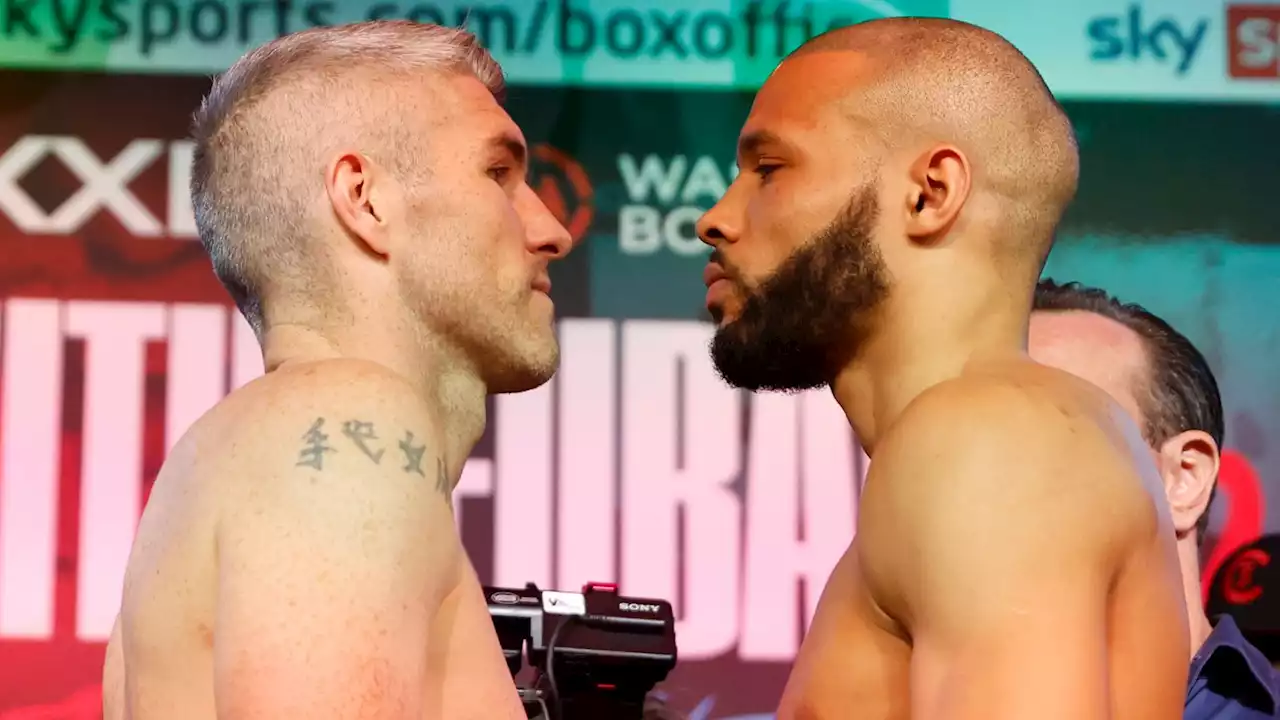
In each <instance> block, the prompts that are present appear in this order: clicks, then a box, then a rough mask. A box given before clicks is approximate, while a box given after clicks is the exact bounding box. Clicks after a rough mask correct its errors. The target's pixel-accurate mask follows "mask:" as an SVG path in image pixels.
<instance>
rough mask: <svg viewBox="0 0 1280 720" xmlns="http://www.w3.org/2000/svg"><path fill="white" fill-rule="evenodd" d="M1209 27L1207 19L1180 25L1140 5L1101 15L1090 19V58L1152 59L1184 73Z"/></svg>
mask: <svg viewBox="0 0 1280 720" xmlns="http://www.w3.org/2000/svg"><path fill="white" fill-rule="evenodd" d="M1208 30H1209V20H1208V19H1202V20H1198V21H1196V22H1195V23H1194V24H1193V25H1190V26H1187V25H1183V24H1180V23H1179V22H1178V21H1177V20H1175V19H1174V18H1172V17H1169V16H1167V15H1166V16H1162V17H1160V16H1154V17H1153V16H1151V15H1148V14H1145V13H1143V11H1142V6H1141V5H1139V4H1136V3H1135V4H1133V5H1130V6H1129V8H1128V9H1127V11H1126V12H1125V13H1124V14H1122V15H1102V16H1099V17H1095V18H1093V19H1092V20H1090V21H1089V24H1088V25H1087V26H1086V28H1085V33H1086V34H1087V35H1088V38H1089V57H1091V58H1092V59H1093V60H1095V61H1098V62H1124V61H1127V62H1143V63H1147V62H1155V63H1157V64H1160V65H1170V66H1172V67H1173V71H1174V74H1176V75H1179V76H1181V75H1185V74H1186V73H1187V71H1188V70H1190V69H1191V66H1192V65H1193V64H1194V63H1195V59H1196V57H1197V54H1198V53H1199V52H1200V48H1201V46H1202V45H1203V43H1204V38H1205V35H1206V34H1207V33H1208Z"/></svg>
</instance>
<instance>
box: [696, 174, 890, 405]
mask: <svg viewBox="0 0 1280 720" xmlns="http://www.w3.org/2000/svg"><path fill="white" fill-rule="evenodd" d="M874 190H875V188H873V187H870V186H868V187H864V188H862V189H860V190H858V191H857V192H856V193H854V195H853V197H852V198H850V200H849V202H848V204H846V205H845V207H844V208H843V209H841V211H840V212H839V213H838V214H837V215H836V217H835V219H834V220H832V221H831V223H830V224H829V225H827V227H826V228H825V229H824V230H822V232H820V233H818V235H817V236H816V237H814V238H813V239H812V240H811V241H810V242H808V243H806V244H804V245H802V246H801V247H800V248H799V249H798V250H796V251H795V252H793V253H792V254H791V256H790V257H788V258H787V259H786V260H785V261H783V263H782V264H781V265H780V266H779V267H778V269H777V270H776V271H775V272H774V273H773V274H772V275H770V276H769V277H768V278H766V279H765V280H764V281H763V282H761V283H760V284H759V285H757V286H756V287H754V288H751V287H747V286H746V284H745V283H744V282H742V279H741V276H738V275H736V274H735V273H734V272H733V269H731V268H730V269H729V271H730V275H731V279H732V280H733V281H734V282H735V283H736V284H737V285H738V290H739V292H742V293H745V294H746V300H745V301H744V303H743V305H742V313H741V314H740V315H739V316H738V317H737V318H736V319H734V320H733V321H732V322H729V323H727V324H725V325H723V326H721V327H720V328H719V329H718V330H717V331H716V334H715V338H714V339H713V340H712V341H711V359H712V361H713V362H714V363H715V366H716V370H717V371H718V372H719V373H720V377H721V378H723V379H724V381H725V382H727V383H728V384H729V385H732V386H733V387H737V388H743V389H746V390H751V391H761V390H764V391H781V392H799V391H802V390H812V389H814V388H820V387H823V386H825V385H826V384H827V383H828V382H830V380H831V377H832V375H833V374H834V372H835V370H836V369H838V367H839V366H840V365H841V364H843V363H844V362H846V361H847V360H848V359H849V358H852V357H853V356H854V355H856V354H857V351H858V348H859V347H860V346H861V345H863V344H864V343H865V341H866V338H867V335H868V333H869V331H870V326H871V316H872V314H873V313H874V312H875V310H876V309H877V308H878V307H879V306H880V304H881V302H882V301H883V300H884V298H885V297H886V296H887V295H888V293H889V273H888V268H886V267H885V265H884V260H883V258H882V257H881V256H880V253H879V251H878V250H877V248H876V247H875V245H874V243H873V242H872V240H871V233H872V230H873V228H874V227H875V221H876V215H877V207H876V204H875V203H876V200H875V192H874ZM716 319H717V320H718V319H719V318H716Z"/></svg>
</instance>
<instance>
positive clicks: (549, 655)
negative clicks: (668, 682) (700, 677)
mask: <svg viewBox="0 0 1280 720" xmlns="http://www.w3.org/2000/svg"><path fill="white" fill-rule="evenodd" d="M484 594H485V599H486V600H487V601H488V603H489V615H490V616H492V617H493V626H494V628H495V629H496V630H497V631H498V639H499V641H500V642H501V643H502V651H503V654H504V655H506V659H507V667H508V668H510V670H511V677H512V678H513V679H514V678H515V677H516V675H517V674H518V673H519V672H520V670H521V668H522V667H523V664H524V658H525V655H526V649H525V645H526V643H528V650H527V655H528V659H529V664H530V665H531V666H532V667H533V669H534V674H533V680H532V682H531V683H530V684H529V686H526V687H519V688H518V690H519V691H520V697H521V699H522V700H523V701H524V703H525V710H526V714H527V715H528V717H530V718H535V717H541V716H542V715H546V718H547V720H633V719H634V720H640V718H641V716H642V713H643V708H644V699H645V695H647V694H648V693H649V691H650V690H652V689H653V686H654V685H656V684H658V683H659V682H662V680H664V679H665V678H666V677H667V673H669V672H670V671H671V668H673V667H675V664H676V631H675V614H674V613H673V612H672V610H671V603H669V602H667V601H665V600H650V599H641V598H625V597H621V596H619V595H618V586H617V585H612V584H602V583H589V584H587V585H586V586H584V587H583V588H582V592H580V593H571V592H557V591H554V590H539V589H538V588H537V586H536V585H534V584H533V583H529V584H528V585H527V586H526V587H525V588H524V589H522V590H515V589H511V588H495V587H487V588H485V589H484Z"/></svg>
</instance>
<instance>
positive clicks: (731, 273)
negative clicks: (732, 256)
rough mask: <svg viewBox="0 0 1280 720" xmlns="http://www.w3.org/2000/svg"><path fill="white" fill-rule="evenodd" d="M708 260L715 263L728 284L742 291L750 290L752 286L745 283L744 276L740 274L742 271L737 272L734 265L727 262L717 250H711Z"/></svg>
mask: <svg viewBox="0 0 1280 720" xmlns="http://www.w3.org/2000/svg"><path fill="white" fill-rule="evenodd" d="M709 259H710V261H711V262H713V263H715V264H716V265H719V266H720V267H721V269H723V270H724V274H725V278H726V279H727V280H728V281H729V282H731V283H733V284H734V285H737V286H738V287H740V288H742V289H744V290H750V289H751V287H752V286H751V285H750V284H749V283H748V282H747V278H746V276H744V275H743V274H742V271H741V270H739V269H738V267H737V266H736V265H734V264H733V263H731V262H729V261H728V259H726V258H725V256H724V253H721V252H720V251H719V250H718V249H717V250H712V251H711V257H710V258H709Z"/></svg>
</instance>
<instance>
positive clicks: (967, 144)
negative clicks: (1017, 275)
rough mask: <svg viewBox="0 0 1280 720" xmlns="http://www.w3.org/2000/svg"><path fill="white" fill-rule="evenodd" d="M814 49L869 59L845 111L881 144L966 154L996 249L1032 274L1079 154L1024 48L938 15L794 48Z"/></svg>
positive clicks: (883, 23) (1066, 198)
mask: <svg viewBox="0 0 1280 720" xmlns="http://www.w3.org/2000/svg"><path fill="white" fill-rule="evenodd" d="M820 52H849V53H852V54H854V55H856V56H857V58H858V61H859V62H863V63H866V64H867V66H868V72H867V78H868V80H867V82H866V83H859V84H858V85H859V86H858V87H857V88H854V89H851V97H850V101H849V103H848V105H849V107H848V109H847V114H849V115H851V116H852V117H853V118H854V119H855V120H858V121H862V122H864V123H865V124H866V125H867V126H868V127H870V128H872V129H874V130H875V132H876V133H877V134H878V135H879V136H880V138H881V140H882V141H883V142H884V143H885V144H886V145H887V146H889V147H896V146H901V145H904V144H908V143H918V142H921V141H936V142H947V143H953V144H955V145H956V146H957V147H958V148H959V149H961V150H962V151H963V152H965V154H966V156H967V157H968V159H969V162H970V165H971V172H972V175H973V183H974V186H975V189H980V190H982V191H984V192H985V193H986V194H987V195H988V196H990V197H993V198H995V199H996V201H997V207H998V208H999V222H1000V223H1001V224H1002V227H1000V228H998V229H997V232H996V237H995V238H994V239H996V240H999V242H997V243H995V245H994V249H995V250H996V251H997V253H998V254H999V255H1000V259H1001V260H1006V259H1007V260H1012V261H1013V263H1014V264H1015V265H1016V267H1017V269H1019V270H1025V271H1026V272H1030V273H1032V274H1033V275H1034V277H1038V276H1039V274H1040V272H1041V271H1042V270H1043V267H1044V261H1045V259H1046V258H1047V256H1048V254H1049V250H1050V248H1051V247H1052V245H1053V238H1054V231H1055V229H1056V228H1057V226H1058V223H1059V222H1060V221H1061V219H1062V215H1063V213H1064V212H1065V211H1066V208H1067V206H1068V205H1069V204H1070V203H1071V200H1072V199H1073V198H1074V197H1075V193H1076V186H1077V183H1078V181H1079V172H1080V160H1079V150H1078V147H1077V144H1076V138H1075V132H1074V130H1073V129H1072V127H1071V121H1070V120H1069V119H1068V118H1067V115H1066V113H1065V112H1064V111H1063V110H1062V106H1061V105H1059V104H1058V102H1057V101H1056V100H1055V99H1054V97H1053V94H1052V93H1051V92H1050V90H1049V88H1048V86H1047V85H1046V84H1045V82H1044V79H1043V78H1042V77H1041V76H1040V73H1039V72H1038V71H1037V70H1036V68H1035V66H1034V65H1032V64H1031V62H1030V61H1029V60H1028V59H1027V58H1026V56H1024V55H1023V54H1022V53H1021V52H1020V51H1019V50H1018V49H1017V48H1016V47H1014V46H1013V44H1012V43H1010V42H1009V41H1007V40H1005V39H1004V38H1002V37H1000V36H999V35H997V34H995V33H993V32H991V31H989V30H984V29H983V28H980V27H977V26H975V25H970V24H968V23H964V22H959V21H957V20H947V19H941V18H886V19H882V20H872V21H869V22H864V23H859V24H857V25H851V26H848V27H844V28H838V29H835V30H831V31H829V32H826V33H823V34H822V35H819V36H817V37H815V38H813V39H812V40H810V41H808V42H806V43H805V44H804V45H802V46H800V47H799V48H797V49H796V50H795V52H793V53H792V56H800V55H807V54H810V53H820ZM1032 279H1034V278H1032Z"/></svg>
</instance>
